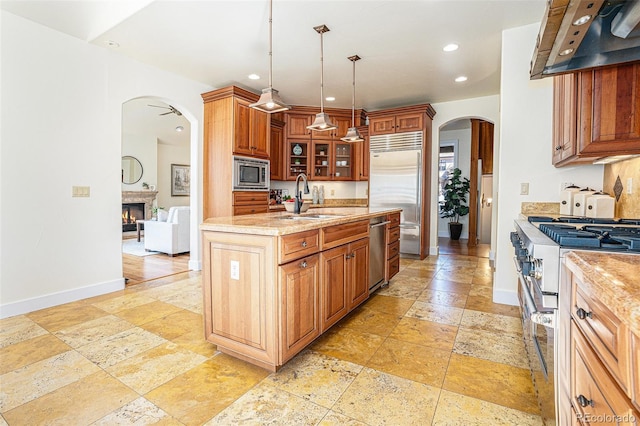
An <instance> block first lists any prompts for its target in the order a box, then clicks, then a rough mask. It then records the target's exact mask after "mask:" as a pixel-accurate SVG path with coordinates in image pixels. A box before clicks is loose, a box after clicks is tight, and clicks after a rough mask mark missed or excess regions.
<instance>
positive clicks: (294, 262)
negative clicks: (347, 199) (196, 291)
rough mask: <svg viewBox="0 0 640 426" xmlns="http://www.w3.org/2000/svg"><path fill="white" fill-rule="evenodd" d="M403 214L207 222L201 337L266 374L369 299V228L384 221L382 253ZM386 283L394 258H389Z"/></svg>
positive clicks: (330, 213)
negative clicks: (374, 223) (256, 366)
mask: <svg viewBox="0 0 640 426" xmlns="http://www.w3.org/2000/svg"><path fill="white" fill-rule="evenodd" d="M400 211H401V210H400V209H388V208H387V209H374V208H368V207H354V208H318V209H313V210H312V211H310V212H307V213H305V214H300V215H295V214H291V213H285V212H279V213H264V214H254V215H244V216H232V217H220V218H211V219H207V220H206V221H205V222H204V223H203V224H202V225H201V227H200V229H201V231H202V241H203V272H202V283H203V286H202V287H203V296H204V312H203V314H204V322H205V338H206V339H207V340H208V341H209V342H212V343H215V344H216V345H217V347H218V350H220V351H221V352H225V353H227V354H230V355H232V356H235V357H237V358H240V359H243V360H245V361H248V362H251V363H253V364H256V365H259V366H261V367H263V368H266V369H269V370H271V371H276V370H277V369H278V368H279V367H280V366H282V365H283V364H284V363H286V362H287V361H288V360H289V359H291V358H292V357H293V356H295V355H296V354H297V353H298V352H300V351H301V350H302V349H304V348H305V347H306V346H307V345H309V344H310V343H311V342H312V341H313V340H315V339H316V338H317V337H318V336H320V335H321V334H322V333H324V332H325V331H326V330H328V329H329V328H330V327H331V326H332V325H334V324H335V323H336V322H338V321H339V320H340V319H341V318H343V317H344V316H345V315H346V314H347V313H349V312H350V311H351V310H353V309H354V308H355V307H357V306H358V305H359V304H361V303H362V302H364V301H365V300H366V299H367V298H368V297H369V222H370V220H371V219H373V218H380V217H384V218H385V221H388V222H389V223H388V224H386V227H387V230H386V235H387V241H386V242H385V245H386V246H388V247H397V244H395V241H390V239H392V238H395V237H394V236H396V235H397V230H398V225H399V222H400ZM387 259H388V261H387V265H386V273H385V277H386V279H387V281H388V279H390V278H391V276H392V275H393V274H394V273H395V272H397V270H398V265H399V256H398V255H397V254H395V255H393V256H391V257H387Z"/></svg>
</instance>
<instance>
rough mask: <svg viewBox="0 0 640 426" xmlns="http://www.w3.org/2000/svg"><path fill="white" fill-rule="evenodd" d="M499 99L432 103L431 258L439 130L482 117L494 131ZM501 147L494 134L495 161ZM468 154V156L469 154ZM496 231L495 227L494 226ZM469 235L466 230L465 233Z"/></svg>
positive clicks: (435, 246) (435, 243)
mask: <svg viewBox="0 0 640 426" xmlns="http://www.w3.org/2000/svg"><path fill="white" fill-rule="evenodd" d="M499 102H500V98H499V96H498V95H495V96H483V97H480V98H472V99H463V100H460V101H452V102H440V103H435V104H432V105H431V106H433V108H434V109H435V110H436V115H435V117H433V132H432V133H433V136H432V143H431V148H432V150H431V158H432V166H431V205H432V206H434V207H433V208H432V211H431V228H430V230H431V231H430V239H431V243H430V248H429V253H430V254H432V255H436V254H438V218H439V215H438V154H439V147H440V131H439V130H440V128H441V127H442V126H443V125H445V124H447V123H449V122H451V121H454V120H457V119H460V118H481V119H483V120H486V121H490V122H492V123H493V124H494V125H495V128H496V129H497V128H498V126H499V125H500V104H499ZM499 145H500V137H499V134H498V132H497V131H495V132H494V139H493V158H494V159H495V158H497V154H496V151H497V149H498V147H499ZM469 155H471V154H469ZM493 167H494V170H493V174H494V176H496V173H497V172H496V169H497V165H496V162H495V161H494V166H493ZM493 195H494V196H493V199H494V200H495V199H496V198H497V195H496V194H495V191H494V194H493ZM493 229H495V225H493ZM467 235H468V231H467ZM494 241H495V238H494V237H493V236H492V240H491V250H492V252H493V250H494V249H493V247H494V246H495V243H494Z"/></svg>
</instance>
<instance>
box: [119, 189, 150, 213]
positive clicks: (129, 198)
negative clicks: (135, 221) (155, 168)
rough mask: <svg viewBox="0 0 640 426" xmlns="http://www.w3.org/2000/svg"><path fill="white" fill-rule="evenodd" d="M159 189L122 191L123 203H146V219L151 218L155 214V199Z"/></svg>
mask: <svg viewBox="0 0 640 426" xmlns="http://www.w3.org/2000/svg"><path fill="white" fill-rule="evenodd" d="M157 194H158V191H122V202H123V203H144V219H145V220H149V219H151V217H152V216H153V200H155V199H156V195H157Z"/></svg>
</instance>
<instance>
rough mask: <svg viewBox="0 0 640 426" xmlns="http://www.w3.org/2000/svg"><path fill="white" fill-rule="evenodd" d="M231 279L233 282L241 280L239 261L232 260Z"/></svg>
mask: <svg viewBox="0 0 640 426" xmlns="http://www.w3.org/2000/svg"><path fill="white" fill-rule="evenodd" d="M230 275H231V279H232V280H239V279H240V262H238V261H237V260H232V261H231V272H230Z"/></svg>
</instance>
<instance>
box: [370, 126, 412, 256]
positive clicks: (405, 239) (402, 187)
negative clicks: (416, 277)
mask: <svg viewBox="0 0 640 426" xmlns="http://www.w3.org/2000/svg"><path fill="white" fill-rule="evenodd" d="M370 156H371V158H370V159H371V162H370V164H371V166H370V167H371V168H370V171H369V206H371V207H399V208H401V209H402V213H401V214H400V253H408V254H417V255H419V254H420V241H421V232H422V226H421V223H420V217H421V215H420V212H421V210H422V199H421V198H422V197H421V194H422V184H421V183H422V174H423V167H422V132H411V133H398V134H392V135H382V136H371V138H370Z"/></svg>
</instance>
